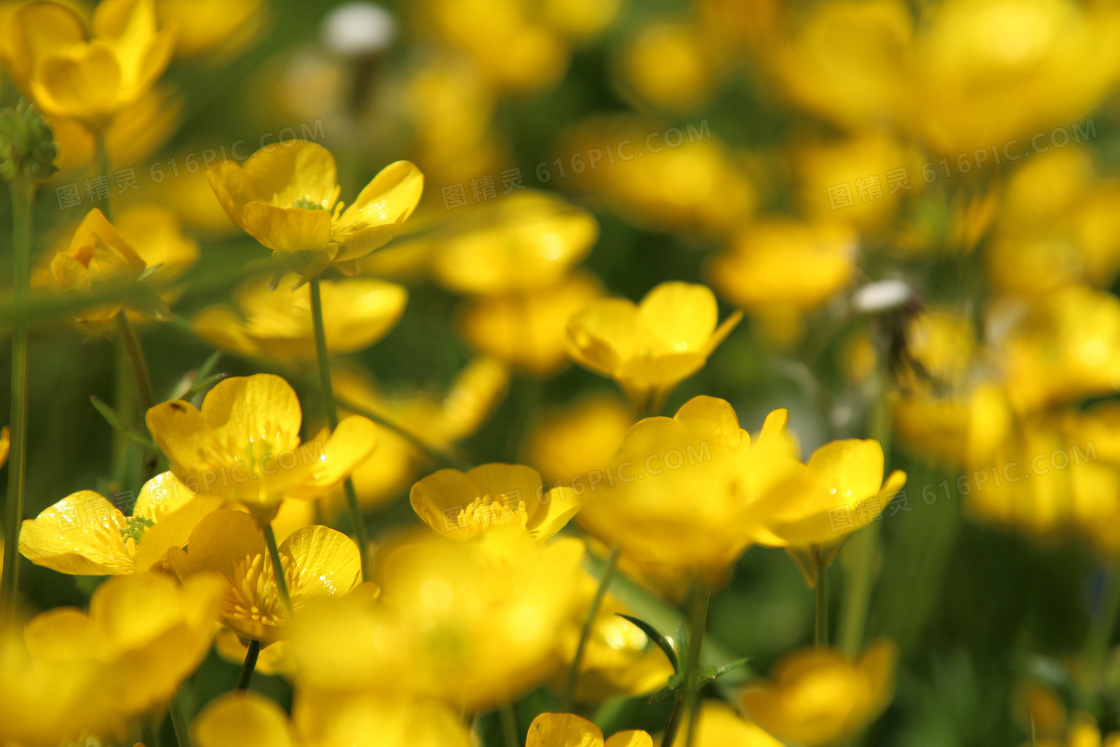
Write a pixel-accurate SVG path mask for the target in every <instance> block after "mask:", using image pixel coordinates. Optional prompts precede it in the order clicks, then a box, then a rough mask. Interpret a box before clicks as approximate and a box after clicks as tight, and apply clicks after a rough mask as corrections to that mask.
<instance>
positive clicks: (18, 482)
mask: <svg viewBox="0 0 1120 747" xmlns="http://www.w3.org/2000/svg"><path fill="white" fill-rule="evenodd" d="M11 189H12V241H13V247H14V249H13V251H12V296H13V301H14V303H15V307H16V308H17V309H20V308H22V306H23V304H25V303H26V301H27V293H28V288H29V287H30V284H31V204H32V202H33V201H34V199H35V185H34V183H32V182H31V181H30V180H27V179H17V180H16V181H14V182H12V184H11ZM10 425H11V434H10V437H11V451H10V453H9V455H8V499H7V505H6V506H5V508H6V511H5V518H4V571H3V578H2V579H0V610H2V617H3V618H7V617H8V616H10V615H14V614H15V607H16V601H17V596H18V591H19V530H20V525H21V524H22V523H23V494H24V490H25V488H26V486H25V479H26V473H27V324H26V323H25V322H19V321H17V322H16V324H15V326H14V330H13V335H12V411H11V423H10Z"/></svg>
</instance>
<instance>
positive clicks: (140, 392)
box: [117, 310, 158, 485]
mask: <svg viewBox="0 0 1120 747" xmlns="http://www.w3.org/2000/svg"><path fill="white" fill-rule="evenodd" d="M117 330H118V331H119V332H120V335H121V342H122V343H124V351H125V355H126V356H127V357H128V365H129V368H130V369H131V370H132V383H133V384H135V386H136V404H137V406H138V407H139V408H140V412H139V418H140V422H141V423H144V418H145V417H147V414H148V410H150V409H151V408H152V405H154V404H155V402H154V401H153V399H152V377H151V375H150V374H149V373H148V361H147V359H145V358H144V349H143V348H142V347H140V338H138V337H137V336H136V330H135V329H134V328H133V326H132V322H130V321H128V314H126V313H125V312H124V311H123V310H122V311H120V312H119V313H118V314H117ZM141 430H142V431H143V432H147V430H148V429H147V427H146V426H144V427H143V428H142V429H141ZM157 458H158V456H157V454H156V452H155V451H154V450H153V449H145V450H144V468H143V470H142V472H141V474H140V484H141V485H143V484H144V483H146V482H147V481H148V480H150V479H151V478H152V476H153V475H155V472H156V459H157Z"/></svg>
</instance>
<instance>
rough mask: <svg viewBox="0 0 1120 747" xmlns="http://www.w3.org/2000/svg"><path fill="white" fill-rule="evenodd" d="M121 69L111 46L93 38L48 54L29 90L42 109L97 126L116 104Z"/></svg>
mask: <svg viewBox="0 0 1120 747" xmlns="http://www.w3.org/2000/svg"><path fill="white" fill-rule="evenodd" d="M120 86H121V69H120V65H119V64H118V63H117V58H116V55H114V54H113V50H112V49H111V48H110V47H109V46H108V45H107V44H105V43H103V42H98V41H94V42H92V43H91V44H89V46H87V47H86V48H85V49H80V50H76V51H73V52H71V51H69V50H68V51H67V52H66V53H61V54H51V55H48V56H47V57H46V58H45V59H43V61H42V62H40V63H39V66H38V68H37V70H36V76H35V78H34V79H33V80H32V82H31V90H32V93H33V95H34V96H35V99H36V101H38V102H39V104H40V105H41V106H42V107H43V110H44V111H46V112H48V113H50V114H58V115H60V116H63V117H71V118H73V119H77V120H79V121H81V122H83V123H85V124H89V125H91V126H94V127H95V128H99V127H102V126H104V125H105V124H107V123H108V118H109V117H111V115H112V114H113V113H115V109H116V108H119V105H120V103H119V101H118V99H117V97H118V95H119V93H120Z"/></svg>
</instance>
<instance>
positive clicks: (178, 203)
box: [148, 154, 240, 238]
mask: <svg viewBox="0 0 1120 747" xmlns="http://www.w3.org/2000/svg"><path fill="white" fill-rule="evenodd" d="M174 158H176V159H177V161H178V162H179V163H182V162H183V155H182V154H178V155H176V156H174ZM165 167H166V162H164V164H163V165H162V166H161V170H164V173H166V169H165ZM148 189H150V190H152V192H151V198H152V200H153V201H155V202H157V203H159V204H162V205H167V206H169V207H171V208H172V209H173V210H175V212H176V213H178V215H179V218H180V219H181V220H182V221H183V225H184V226H186V227H187V228H189V229H190V230H191V231H193V232H195V233H198V234H201V235H204V236H209V237H214V238H227V237H231V236H236V235H238V233H239V231H240V229H239V228H238V227H237V225H236V224H235V223H234V222H233V221H231V220H230V219H229V215H227V214H226V211H225V209H224V208H223V207H222V203H221V202H219V201H218V197H217V196H216V195H215V194H214V190H213V189H211V188H210V182H209V181H208V180H207V178H206V172H205V171H203V170H202V169H199V170H198V171H196V172H195V173H193V174H192V173H190V172H188V171H186V170H180V171H179V176H178V177H175V178H165V179H163V180H162V181H161V182H160V183H159V184H153V185H151V186H150V187H149V188H148Z"/></svg>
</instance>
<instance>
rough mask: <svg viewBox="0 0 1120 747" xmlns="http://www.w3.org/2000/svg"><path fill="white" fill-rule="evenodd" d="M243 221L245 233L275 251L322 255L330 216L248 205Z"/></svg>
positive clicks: (264, 204) (326, 242) (315, 211)
mask: <svg viewBox="0 0 1120 747" xmlns="http://www.w3.org/2000/svg"><path fill="white" fill-rule="evenodd" d="M244 221H245V230H246V232H248V233H249V234H250V235H251V236H252V237H253V238H254V239H256V240H257V241H259V242H261V243H262V244H263V245H265V246H266V247H268V248H269V249H272V250H273V251H276V252H322V251H326V249H327V244H328V243H330V239H331V215H330V213H328V212H326V211H325V210H307V209H305V208H295V207H288V208H283V207H276V206H274V205H268V204H266V203H263V202H250V203H249V204H247V205H246V206H245V213H244Z"/></svg>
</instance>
